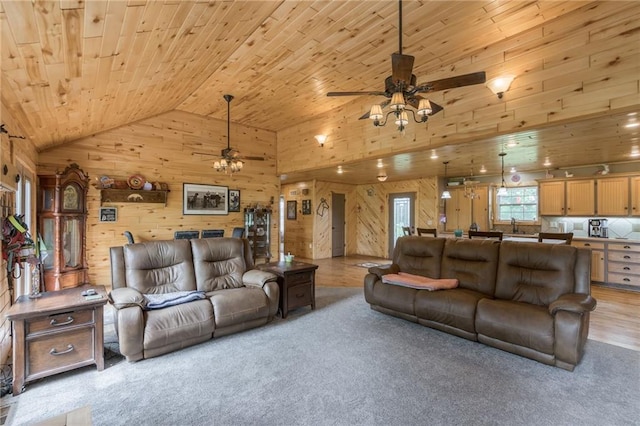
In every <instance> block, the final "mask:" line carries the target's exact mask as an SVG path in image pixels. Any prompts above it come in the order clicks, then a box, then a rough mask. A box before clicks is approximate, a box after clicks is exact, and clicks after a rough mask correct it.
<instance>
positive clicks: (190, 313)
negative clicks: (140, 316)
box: [144, 299, 214, 350]
mask: <svg viewBox="0 0 640 426" xmlns="http://www.w3.org/2000/svg"><path fill="white" fill-rule="evenodd" d="M144 318H145V327H144V349H145V350H147V349H155V348H160V347H163V346H167V345H171V344H173V343H175V342H180V341H183V340H185V341H186V340H189V339H193V338H196V337H200V336H204V335H209V336H212V335H213V330H214V321H213V309H212V306H211V303H210V302H209V301H208V300H206V299H204V300H196V301H194V302H189V303H183V304H181V305H175V306H169V307H166V308H164V309H158V310H153V311H144Z"/></svg>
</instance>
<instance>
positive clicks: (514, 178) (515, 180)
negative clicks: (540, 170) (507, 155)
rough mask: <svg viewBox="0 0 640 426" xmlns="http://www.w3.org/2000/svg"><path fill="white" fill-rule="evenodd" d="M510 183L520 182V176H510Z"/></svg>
mask: <svg viewBox="0 0 640 426" xmlns="http://www.w3.org/2000/svg"><path fill="white" fill-rule="evenodd" d="M511 182H515V183H518V182H520V175H519V174H517V173H515V174H514V175H513V176H511Z"/></svg>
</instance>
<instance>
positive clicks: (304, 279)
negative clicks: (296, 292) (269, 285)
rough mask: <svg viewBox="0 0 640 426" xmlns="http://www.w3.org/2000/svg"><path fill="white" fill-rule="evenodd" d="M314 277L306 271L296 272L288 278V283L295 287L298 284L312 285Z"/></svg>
mask: <svg viewBox="0 0 640 426" xmlns="http://www.w3.org/2000/svg"><path fill="white" fill-rule="evenodd" d="M312 276H313V272H309V271H304V272H296V273H295V274H289V275H288V276H287V282H288V283H289V285H290V286H294V285H296V284H302V283H304V284H311V277H312Z"/></svg>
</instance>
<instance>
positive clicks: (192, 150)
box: [38, 111, 280, 285]
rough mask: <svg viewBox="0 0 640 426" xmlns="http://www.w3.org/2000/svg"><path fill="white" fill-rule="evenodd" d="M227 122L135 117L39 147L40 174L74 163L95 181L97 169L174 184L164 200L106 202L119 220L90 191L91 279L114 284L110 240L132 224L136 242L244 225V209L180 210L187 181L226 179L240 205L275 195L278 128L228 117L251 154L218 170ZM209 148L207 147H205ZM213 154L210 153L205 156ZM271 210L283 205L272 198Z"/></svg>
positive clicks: (120, 240)
mask: <svg viewBox="0 0 640 426" xmlns="http://www.w3.org/2000/svg"><path fill="white" fill-rule="evenodd" d="M226 134H227V123H226V121H220V120H215V119H210V118H207V117H203V116H199V115H195V114H190V113H185V112H180V111H173V112H169V113H166V114H161V115H158V116H156V117H153V118H149V119H146V120H142V121H139V122H136V123H132V124H129V125H126V126H122V127H120V128H116V129H113V130H110V131H107V132H103V133H100V134H96V135H94V136H92V137H88V138H84V139H79V140H77V141H75V142H71V143H69V144H67V145H65V146H63V147H58V148H54V149H51V150H48V151H44V152H42V153H41V154H40V158H39V164H38V174H51V173H54V172H55V171H56V170H62V169H64V168H65V167H66V166H67V165H68V164H70V163H77V164H78V165H79V166H80V167H81V168H82V169H83V170H84V171H85V172H87V173H88V174H89V177H90V178H91V179H92V180H93V181H94V182H95V181H96V180H97V179H98V178H99V177H100V176H109V177H112V178H116V179H123V180H126V178H127V177H128V176H130V175H133V174H140V175H142V176H143V177H145V178H146V179H147V180H148V181H151V182H155V181H159V182H166V183H167V184H168V185H169V189H170V192H169V196H168V202H167V206H166V207H165V206H164V205H163V204H143V203H140V204H137V203H117V204H108V205H109V206H115V207H117V209H118V220H117V222H115V223H103V222H100V221H99V218H98V211H99V210H98V209H99V207H100V191H99V190H98V189H96V188H94V187H93V186H92V187H91V188H90V189H89V194H88V208H89V218H88V230H87V261H88V264H89V279H90V281H91V283H94V284H105V285H110V284H111V274H110V269H109V265H110V262H109V247H111V246H117V245H123V244H125V242H126V239H125V237H124V236H123V235H122V233H123V232H124V231H131V233H132V234H133V236H134V238H135V240H136V241H150V240H165V239H172V238H173V234H174V232H175V231H178V230H202V229H224V230H225V235H226V236H230V235H231V231H232V229H233V228H234V227H236V226H244V213H243V212H242V211H241V212H239V213H229V214H228V215H221V216H217V215H183V209H182V207H183V206H182V199H183V183H198V184H210V185H221V186H227V187H229V188H230V189H239V190H240V191H241V193H240V197H241V210H243V209H244V208H245V207H247V206H253V205H255V204H256V203H260V204H261V205H262V206H266V205H269V204H270V203H271V200H275V199H277V198H278V194H279V192H280V181H279V179H278V178H277V176H276V173H275V155H276V135H275V133H273V132H270V131H266V130H261V129H256V128H252V127H248V126H242V125H239V124H235V123H232V124H231V147H232V148H236V149H238V150H239V151H240V152H241V154H242V155H243V156H244V157H245V158H249V157H260V158H262V160H257V159H248V160H247V162H246V163H245V167H244V169H243V170H242V172H241V173H238V174H234V175H233V176H230V175H226V174H224V173H221V172H216V171H215V170H214V169H213V161H214V160H215V159H216V158H217V157H218V156H219V155H220V151H221V150H222V149H223V148H226V146H227V135H226ZM202 153H204V154H202ZM205 154H212V155H205ZM273 208H274V213H273V217H274V218H277V217H278V214H279V212H278V206H277V204H274V205H273ZM271 232H272V234H271V235H272V246H271V251H272V253H277V252H278V250H277V238H273V237H275V236H277V235H278V222H277V220H274V221H273V225H272V230H271Z"/></svg>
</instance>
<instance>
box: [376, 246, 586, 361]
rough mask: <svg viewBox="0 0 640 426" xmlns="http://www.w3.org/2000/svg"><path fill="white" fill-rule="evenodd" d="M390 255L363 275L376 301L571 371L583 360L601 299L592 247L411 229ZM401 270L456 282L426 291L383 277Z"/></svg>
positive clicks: (412, 318) (383, 308) (385, 310)
mask: <svg viewBox="0 0 640 426" xmlns="http://www.w3.org/2000/svg"><path fill="white" fill-rule="evenodd" d="M392 260H393V263H392V264H391V265H390V266H389V267H385V268H370V269H369V274H367V275H366V276H365V279H364V285H365V287H364V294H365V299H366V301H367V302H368V303H369V304H370V305H371V308H372V309H375V310H377V311H380V312H383V313H386V314H389V315H394V316H397V317H400V318H403V319H406V320H408V321H413V322H417V323H419V324H422V325H425V326H427V327H431V328H435V329H438V330H441V331H445V332H447V333H451V334H455V335H457V336H460V337H464V338H466V339H469V340H474V341H479V342H481V343H484V344H487V345H490V346H494V347H496V348H499V349H502V350H505V351H509V352H513V353H515V354H518V355H521V356H525V357H528V358H531V359H534V360H536V361H539V362H542V363H545V364H549V365H555V366H558V367H561V368H564V369H566V370H569V371H573V369H574V367H575V366H576V365H577V364H578V363H579V362H580V359H581V358H582V355H583V353H584V345H585V343H586V341H587V334H588V332H589V312H590V311H592V310H594V309H595V306H596V301H595V299H593V298H592V297H591V295H590V286H591V280H590V269H591V253H590V251H589V250H588V249H584V248H576V247H572V246H567V245H558V244H544V243H523V242H515V241H497V240H488V239H486V240H471V239H447V238H424V237H415V236H410V237H401V238H399V239H398V242H397V244H396V247H395V249H394V252H393V259H392ZM398 272H407V273H410V274H416V275H422V276H426V277H431V278H456V279H458V281H459V285H458V287H457V288H454V289H449V290H437V291H429V290H425V289H414V288H409V287H403V286H398V285H394V284H386V283H383V282H382V276H383V275H385V274H389V273H398Z"/></svg>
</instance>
